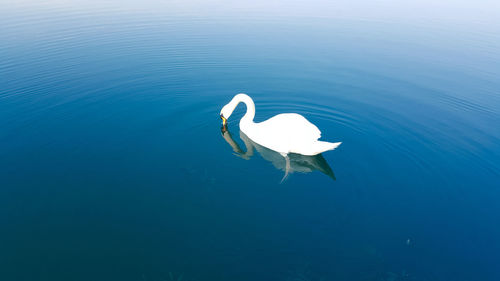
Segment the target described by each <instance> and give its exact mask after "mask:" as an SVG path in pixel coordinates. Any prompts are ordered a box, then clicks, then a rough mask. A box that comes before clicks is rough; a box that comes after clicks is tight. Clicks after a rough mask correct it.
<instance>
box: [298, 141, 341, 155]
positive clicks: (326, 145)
mask: <svg viewBox="0 0 500 281" xmlns="http://www.w3.org/2000/svg"><path fill="white" fill-rule="evenodd" d="M340 144H341V142H326V141H317V142H315V143H314V144H313V145H311V146H310V147H309V149H307V150H306V151H303V152H301V154H303V155H316V154H320V153H322V152H325V151H328V150H334V149H335V148H337V147H338V146H339V145H340Z"/></svg>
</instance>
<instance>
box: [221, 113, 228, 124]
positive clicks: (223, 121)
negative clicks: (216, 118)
mask: <svg viewBox="0 0 500 281" xmlns="http://www.w3.org/2000/svg"><path fill="white" fill-rule="evenodd" d="M220 119H222V126H226V123H227V119H226V118H225V117H224V115H222V114H221V115H220Z"/></svg>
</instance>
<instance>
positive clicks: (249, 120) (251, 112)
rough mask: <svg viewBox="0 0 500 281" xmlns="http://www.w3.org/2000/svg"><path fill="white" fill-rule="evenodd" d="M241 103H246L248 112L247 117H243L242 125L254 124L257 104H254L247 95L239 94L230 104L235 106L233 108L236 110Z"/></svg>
mask: <svg viewBox="0 0 500 281" xmlns="http://www.w3.org/2000/svg"><path fill="white" fill-rule="evenodd" d="M240 102H243V103H245V105H246V107H247V112H246V113H245V116H243V118H241V121H240V124H241V123H253V118H254V117H255V104H254V103H253V100H252V98H251V97H249V96H247V95H245V94H237V95H236V96H234V98H233V99H232V100H231V102H230V104H232V105H234V107H233V108H236V106H237V105H238V104H239V103H240Z"/></svg>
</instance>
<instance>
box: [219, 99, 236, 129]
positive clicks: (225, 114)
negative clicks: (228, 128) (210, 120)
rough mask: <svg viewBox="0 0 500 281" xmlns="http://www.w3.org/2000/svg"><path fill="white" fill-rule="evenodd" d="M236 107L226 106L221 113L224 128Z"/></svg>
mask: <svg viewBox="0 0 500 281" xmlns="http://www.w3.org/2000/svg"><path fill="white" fill-rule="evenodd" d="M233 110H234V107H233V106H230V105H229V104H226V105H225V106H224V107H223V108H222V110H221V111H220V119H222V126H225V125H226V123H227V119H229V117H230V116H231V114H232V113H233Z"/></svg>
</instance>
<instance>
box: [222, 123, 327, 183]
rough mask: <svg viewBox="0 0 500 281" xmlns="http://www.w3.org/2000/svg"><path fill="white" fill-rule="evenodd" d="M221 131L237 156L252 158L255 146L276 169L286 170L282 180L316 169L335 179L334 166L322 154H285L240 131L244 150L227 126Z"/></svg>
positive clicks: (246, 158)
mask: <svg viewBox="0 0 500 281" xmlns="http://www.w3.org/2000/svg"><path fill="white" fill-rule="evenodd" d="M221 133H222V137H223V138H224V140H225V141H226V142H227V143H228V144H229V145H230V146H231V148H232V149H233V151H234V154H235V155H236V156H238V157H240V158H243V159H245V160H250V158H251V157H252V156H253V155H254V148H255V150H257V151H258V152H259V154H260V155H261V156H262V158H264V159H265V160H267V161H269V162H271V163H272V164H273V166H274V167H276V169H278V170H281V171H284V172H285V175H284V176H283V179H282V180H281V182H283V181H284V180H286V179H287V178H288V176H289V175H290V174H292V173H295V172H299V173H310V172H313V171H316V170H317V171H320V172H322V173H323V174H325V175H327V176H329V177H330V178H332V179H333V180H335V174H334V173H333V170H332V168H331V167H330V165H328V162H326V160H325V158H324V157H323V155H321V154H318V155H314V156H306V155H301V154H296V153H290V154H287V155H286V156H283V155H282V154H280V153H278V152H276V151H274V150H271V149H269V148H266V147H264V146H262V145H259V144H257V143H256V142H254V141H252V140H251V139H250V138H249V137H248V136H247V135H245V134H244V133H243V132H242V131H240V138H241V140H242V141H243V143H244V144H245V149H246V151H244V150H243V149H241V147H240V146H239V144H238V143H237V142H236V141H235V140H234V138H233V136H232V135H231V133H230V132H229V130H228V129H227V127H226V126H222V127H221Z"/></svg>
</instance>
